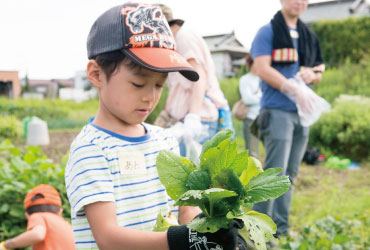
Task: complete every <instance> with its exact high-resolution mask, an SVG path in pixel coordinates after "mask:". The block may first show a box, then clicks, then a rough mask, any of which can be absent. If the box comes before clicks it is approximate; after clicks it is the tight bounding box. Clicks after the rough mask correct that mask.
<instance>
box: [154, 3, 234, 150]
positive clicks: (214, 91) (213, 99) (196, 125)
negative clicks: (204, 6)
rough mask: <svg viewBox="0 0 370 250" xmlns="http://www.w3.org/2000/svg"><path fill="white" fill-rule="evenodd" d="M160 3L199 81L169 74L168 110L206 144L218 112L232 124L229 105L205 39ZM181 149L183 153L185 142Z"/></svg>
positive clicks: (188, 133) (215, 126)
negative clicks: (184, 25) (189, 28)
mask: <svg viewBox="0 0 370 250" xmlns="http://www.w3.org/2000/svg"><path fill="white" fill-rule="evenodd" d="M159 6H160V7H161V9H162V11H163V13H164V15H165V16H166V19H167V22H168V24H169V26H170V28H171V31H172V34H173V36H174V37H175V41H176V48H177V51H178V52H179V53H180V54H181V55H182V56H183V57H184V58H185V59H186V60H187V62H188V63H189V64H190V65H191V66H192V67H193V68H194V69H195V70H196V71H197V72H198V73H199V80H198V81H197V82H196V83H195V84H192V83H191V82H190V81H188V80H187V79H186V78H185V77H183V76H182V75H181V74H179V73H170V74H169V76H168V79H167V84H168V89H169V94H168V97H167V101H166V106H165V110H166V111H167V112H168V113H169V115H170V116H171V117H173V118H175V119H176V120H177V121H183V122H184V130H185V132H184V133H185V136H184V137H192V138H194V139H195V140H196V141H197V142H199V143H200V144H203V143H204V142H205V141H206V140H209V139H210V138H212V137H213V136H214V135H215V134H216V132H217V131H218V126H219V113H220V114H221V115H223V114H224V113H226V115H225V117H222V118H223V119H221V123H225V124H226V126H225V128H230V127H232V121H231V112H230V108H229V105H228V102H227V100H226V98H225V97H224V94H223V93H222V90H221V88H220V84H219V82H218V79H217V76H216V71H215V65H214V62H213V59H212V56H211V52H210V50H209V48H208V46H207V44H206V42H205V41H204V39H203V38H202V37H201V36H199V35H197V34H196V33H194V32H193V31H191V30H188V29H186V27H183V24H184V20H181V19H176V18H173V14H172V10H171V9H170V8H169V7H167V6H165V5H162V4H159ZM219 111H220V112H219ZM224 111H226V112H224ZM227 111H228V114H227ZM204 128H207V129H204ZM204 130H206V133H204ZM180 150H181V152H180V153H181V155H182V156H184V155H185V149H184V146H183V144H182V143H181V144H180Z"/></svg>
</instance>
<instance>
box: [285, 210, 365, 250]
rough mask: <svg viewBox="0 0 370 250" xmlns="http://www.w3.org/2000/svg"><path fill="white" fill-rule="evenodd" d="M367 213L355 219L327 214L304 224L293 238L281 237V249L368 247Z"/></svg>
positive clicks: (353, 248)
mask: <svg viewBox="0 0 370 250" xmlns="http://www.w3.org/2000/svg"><path fill="white" fill-rule="evenodd" d="M369 227H370V217H369V213H368V214H364V215H357V216H356V218H355V219H352V220H347V219H345V218H339V217H338V218H333V217H331V216H328V217H326V218H324V219H321V220H318V221H317V222H316V223H314V225H309V226H306V227H305V228H304V229H303V231H302V232H301V233H300V234H299V235H297V236H296V237H293V238H290V237H288V238H283V239H281V242H280V247H281V249H289V250H316V249H321V250H332V249H341V250H360V249H370V238H369V237H370V235H369Z"/></svg>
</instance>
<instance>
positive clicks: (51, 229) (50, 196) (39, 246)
mask: <svg viewBox="0 0 370 250" xmlns="http://www.w3.org/2000/svg"><path fill="white" fill-rule="evenodd" d="M61 206H62V201H61V199H60V196H59V193H58V191H57V190H56V189H55V188H53V187H52V186H49V185H46V184H41V185H38V186H36V187H35V188H33V189H31V190H30V191H29V192H28V193H27V195H26V197H25V199H24V209H25V210H26V218H27V220H28V225H27V232H24V233H22V234H20V235H18V236H17V237H14V238H12V239H9V240H6V241H4V242H1V243H0V250H8V249H13V248H22V247H27V246H33V249H34V250H65V249H71V250H73V249H75V245H74V239H73V229H72V226H71V225H70V224H69V223H68V222H67V221H66V220H64V219H63V217H62V212H63V209H62V208H61Z"/></svg>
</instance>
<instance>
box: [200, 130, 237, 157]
mask: <svg viewBox="0 0 370 250" xmlns="http://www.w3.org/2000/svg"><path fill="white" fill-rule="evenodd" d="M233 133H234V131H233V130H231V129H226V130H222V131H220V132H218V133H217V134H216V135H215V136H213V137H212V138H211V140H208V141H206V142H205V143H204V144H203V147H202V153H201V154H200V158H202V156H203V154H204V153H205V152H206V151H207V150H209V149H210V148H214V147H217V146H218V144H220V142H222V141H224V140H226V139H228V138H231V136H232V135H233Z"/></svg>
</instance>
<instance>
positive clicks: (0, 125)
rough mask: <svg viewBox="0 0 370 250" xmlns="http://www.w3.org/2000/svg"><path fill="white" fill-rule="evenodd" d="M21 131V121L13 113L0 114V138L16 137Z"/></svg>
mask: <svg viewBox="0 0 370 250" xmlns="http://www.w3.org/2000/svg"><path fill="white" fill-rule="evenodd" d="M21 133H22V130H21V122H20V121H19V120H18V119H17V117H15V116H13V115H2V116H0V139H1V138H17V137H18V136H20V135H21Z"/></svg>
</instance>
